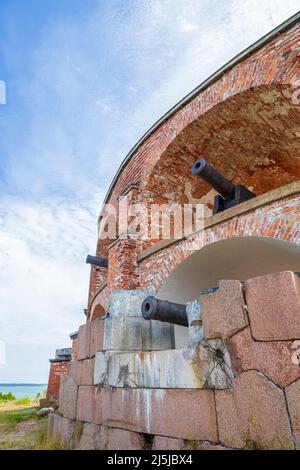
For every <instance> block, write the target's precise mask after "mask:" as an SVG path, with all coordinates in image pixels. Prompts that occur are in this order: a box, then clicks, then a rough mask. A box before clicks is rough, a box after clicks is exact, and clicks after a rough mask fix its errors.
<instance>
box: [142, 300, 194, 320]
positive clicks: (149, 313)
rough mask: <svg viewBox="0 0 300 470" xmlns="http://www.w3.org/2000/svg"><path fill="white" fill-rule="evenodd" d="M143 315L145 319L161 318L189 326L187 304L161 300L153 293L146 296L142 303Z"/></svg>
mask: <svg viewBox="0 0 300 470" xmlns="http://www.w3.org/2000/svg"><path fill="white" fill-rule="evenodd" d="M142 315H143V317H144V318H145V320H159V321H163V322H167V323H173V324H174V325H181V326H189V324H188V319H187V315H186V305H182V304H175V303H173V302H168V301H167V300H159V299H156V298H155V297H154V296H153V295H149V296H148V297H146V299H145V300H144V302H143V303H142Z"/></svg>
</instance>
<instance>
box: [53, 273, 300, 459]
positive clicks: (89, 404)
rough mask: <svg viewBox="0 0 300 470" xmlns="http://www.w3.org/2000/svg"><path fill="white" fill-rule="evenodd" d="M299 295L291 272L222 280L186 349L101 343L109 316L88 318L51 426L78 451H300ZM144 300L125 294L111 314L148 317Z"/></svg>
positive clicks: (205, 301)
mask: <svg viewBox="0 0 300 470" xmlns="http://www.w3.org/2000/svg"><path fill="white" fill-rule="evenodd" d="M299 294H300V279H299V277H298V276H297V275H295V274H294V273H292V272H289V271H287V272H281V273H274V274H269V275H267V276H262V277H259V278H255V279H249V280H247V281H245V282H244V283H240V282H239V281H236V280H232V281H221V282H220V284H219V288H218V290H216V291H215V292H213V293H210V294H207V295H201V297H200V299H199V305H200V316H201V321H202V325H203V336H204V338H203V336H202V337H201V338H202V339H201V338H200V339H199V342H198V344H197V343H195V335H194V334H193V344H192V345H190V347H189V348H187V349H186V350H175V349H168V345H167V343H166V345H165V346H166V347H165V348H164V347H163V348H162V349H161V350H157V351H155V350H152V351H148V350H145V351H143V352H140V353H139V352H137V351H135V349H134V348H132V349H131V350H128V351H126V352H125V351H124V350H122V351H117V350H115V349H114V347H115V346H113V347H112V348H111V349H110V350H104V349H103V345H105V344H111V343H109V341H108V342H107V340H106V338H105V336H106V334H107V335H108V336H109V334H110V331H111V330H110V329H107V327H106V322H107V319H106V320H100V319H97V320H95V321H94V322H91V323H87V324H85V325H83V326H82V327H80V329H79V349H78V350H79V351H80V355H78V359H77V360H76V361H72V362H71V364H70V367H69V371H68V374H66V375H64V377H63V380H62V385H61V389H60V399H59V410H58V412H57V413H55V414H52V415H51V416H50V417H49V432H50V433H55V434H58V435H59V436H60V437H61V439H62V440H63V441H64V442H65V445H66V446H69V447H70V448H79V449H112V450H121V449H125V450H126V449H128V450H133V449H149V448H150V449H153V450H160V449H171V450H178V449H180V450H181V449H199V450H205V449H214V450H221V449H282V450H283V449H300V408H299V392H300V366H299V363H300V333H299V331H300V330H299V328H300V295H299ZM142 297H143V296H142V293H141V291H127V292H123V294H122V292H121V291H119V292H118V293H117V294H115V295H114V299H113V300H112V301H111V302H110V305H111V307H110V310H109V311H110V312H111V313H110V315H112V316H111V319H113V318H114V319H116V318H119V319H122V318H123V317H125V318H127V319H128V318H134V319H135V320H136V321H140V322H146V321H145V320H143V319H142V318H138V311H139V305H140V303H141V301H142ZM128 313H130V314H129V315H128ZM134 315H136V316H134ZM153 323H154V322H153ZM157 323H158V324H160V323H159V322H157ZM92 332H93V333H92ZM162 333H163V334H165V331H164V330H162ZM115 334H116V333H115ZM147 334H148V333H147ZM92 337H93V338H94V339H93V340H91V338H92ZM129 343H130V342H129ZM130 344H131V345H132V342H131V343H130ZM197 350H198V352H199V351H200V352H201V351H203V353H202V354H201V353H199V354H198V356H197V357H196V356H194V357H193V354H194V355H195V354H196V351H197ZM191 354H192V355H191ZM212 364H215V366H216V367H215V368H211V365H212ZM142 365H143V367H142ZM189 367H190V369H189ZM134 368H136V369H139V372H137V371H134ZM217 368H219V369H217ZM215 369H217V370H218V372H217V373H216V371H215ZM166 370H167V371H168V374H167V373H166V372H165V371H166ZM189 370H190V372H187V371H189ZM213 370H214V372H213ZM157 371H160V373H159V374H158V372H157ZM117 372H118V374H117V375H116V373H117ZM110 373H111V374H112V375H111V376H110ZM213 373H214V374H216V375H215V376H214V377H215V380H212V375H213ZM133 374H135V375H133ZM110 377H112V378H110ZM116 377H117V378H116ZM132 377H136V378H138V379H139V382H138V383H137V382H134V381H132V380H129V379H132ZM179 378H180V380H179ZM117 379H118V380H117ZM192 379H194V380H196V379H197V382H196V383H194V385H193V386H192V385H191V384H192V383H193V382H192ZM110 380H112V382H110ZM95 384H97V385H95ZM193 387H194V388H193Z"/></svg>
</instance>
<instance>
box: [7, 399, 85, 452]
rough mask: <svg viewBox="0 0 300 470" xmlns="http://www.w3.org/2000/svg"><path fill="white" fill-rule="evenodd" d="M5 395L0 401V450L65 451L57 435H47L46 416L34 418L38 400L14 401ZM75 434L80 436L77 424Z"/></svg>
mask: <svg viewBox="0 0 300 470" xmlns="http://www.w3.org/2000/svg"><path fill="white" fill-rule="evenodd" d="M6 395H8V398H7V397H6ZM6 395H5V399H2V400H1V402H0V450H5V449H12V450H17V449H24V450H62V449H65V450H66V449H67V447H66V445H65V444H63V443H62V442H61V441H60V439H59V438H58V437H57V436H51V437H49V436H48V435H47V421H48V418H47V416H46V417H39V416H37V411H38V409H39V400H38V398H37V399H35V400H32V399H29V398H20V399H18V400H16V399H15V397H13V398H11V395H12V394H6ZM78 433H79V434H80V433H81V425H80V423H78Z"/></svg>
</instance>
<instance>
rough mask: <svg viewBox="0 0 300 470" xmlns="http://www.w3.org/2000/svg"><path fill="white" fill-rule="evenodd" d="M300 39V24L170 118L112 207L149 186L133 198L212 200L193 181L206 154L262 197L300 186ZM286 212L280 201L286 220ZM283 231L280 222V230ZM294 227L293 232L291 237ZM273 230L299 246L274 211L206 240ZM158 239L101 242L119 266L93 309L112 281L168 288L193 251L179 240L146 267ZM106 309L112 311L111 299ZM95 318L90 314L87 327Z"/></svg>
mask: <svg viewBox="0 0 300 470" xmlns="http://www.w3.org/2000/svg"><path fill="white" fill-rule="evenodd" d="M299 40H300V29H299V23H298V24H296V25H294V26H292V27H291V28H290V29H289V30H286V31H284V32H283V33H282V34H280V35H278V36H276V37H275V38H274V39H272V40H271V41H270V42H269V43H268V44H267V45H265V46H264V47H262V48H261V49H259V50H258V51H256V52H255V53H253V54H251V55H250V56H249V57H247V58H246V59H244V60H243V61H242V62H240V63H239V64H237V65H235V66H234V67H233V68H232V69H230V70H228V71H227V72H225V73H224V75H223V76H222V77H221V78H219V79H218V80H216V81H215V82H214V83H212V84H210V85H209V86H208V87H207V88H206V89H204V90H203V91H201V92H199V93H198V94H197V95H196V96H194V97H193V98H192V99H191V100H190V101H189V102H188V103H187V104H185V105H184V106H183V107H182V108H179V109H178V110H177V111H176V112H174V113H173V114H172V115H170V117H168V119H166V120H165V121H164V122H163V123H162V124H161V125H160V126H159V127H158V128H157V129H155V130H154V131H153V132H152V133H150V135H149V136H148V137H147V139H146V140H145V141H144V142H142V144H141V145H140V146H139V147H138V148H137V149H136V151H135V152H134V153H133V155H132V156H131V158H130V159H129V160H128V161H127V162H126V164H125V165H124V167H123V169H122V171H121V172H120V174H119V176H118V178H117V179H116V181H115V183H114V185H113V187H112V190H111V193H110V196H109V198H108V200H107V202H110V203H111V204H113V205H115V206H117V205H118V202H119V198H120V197H121V196H122V194H123V193H124V192H125V191H126V189H127V188H128V187H129V186H130V185H132V184H136V183H139V186H138V187H137V188H136V187H135V188H134V189H133V190H131V191H130V193H129V200H132V202H142V203H145V204H147V206H148V207H149V206H150V204H151V202H155V203H162V202H174V201H175V202H180V203H186V202H199V201H202V198H203V197H206V194H207V192H208V191H209V190H210V188H209V187H208V186H207V184H206V183H203V182H202V181H201V180H200V179H199V178H197V177H192V175H191V165H192V163H193V161H194V160H195V159H196V158H197V157H198V155H199V154H200V153H203V154H204V155H206V156H207V158H208V160H209V161H210V163H212V164H213V165H214V166H216V168H217V169H218V170H219V171H221V172H222V173H223V174H224V175H225V176H226V177H228V178H230V179H232V180H233V181H234V183H237V184H244V185H246V186H247V187H249V188H250V189H251V190H254V191H255V192H256V194H258V195H259V194H262V193H264V192H266V191H269V190H271V189H273V188H276V187H279V186H282V185H285V184H287V183H290V182H292V181H295V180H296V179H299V176H300V164H299V161H300V159H299V155H298V153H299V145H297V144H298V142H297V137H296V130H295V129H296V127H295V126H296V124H297V123H298V122H299V106H298V107H297V106H296V105H295V104H293V102H292V98H291V95H292V92H293V90H294V88H293V87H294V86H295V83H296V80H297V77H298V75H297V70H298V69H297V63H298V59H299V51H298V50H297V49H296V45H297V44H298V43H299ZM286 129H289V132H286ZM210 202H211V198H210ZM210 202H209V201H208V202H207V203H206V204H207V208H208V207H211V206H210ZM280 210H281V209H280V204H279V205H277V209H276V211H277V213H278V211H280ZM284 210H285V209H284ZM287 210H288V209H287ZM290 210H293V209H292V208H291V209H290ZM276 211H275V212H274V217H275V214H276ZM281 215H284V212H283V213H282V214H281ZM280 217H281V216H280ZM147 222H148V221H147ZM147 222H146V223H147ZM276 224H279V225H280V233H279V232H278V230H279V229H278V228H277V227H276ZM285 226H286V228H285ZM285 230H291V233H290V234H288V233H284V232H285ZM266 232H267V235H266V236H271V237H273V236H274V237H275V238H281V239H284V240H290V241H293V242H295V241H296V237H297V233H294V232H293V228H292V226H291V225H290V222H289V220H288V219H286V220H285V221H283V220H282V217H281V219H280V220H279V219H277V220H276V221H275V219H273V221H272V222H271V221H270V215H269V214H268V213H267V212H265V213H264V212H263V211H262V210H258V211H256V212H255V214H254V215H252V216H249V215H247V216H245V217H240V218H239V220H238V219H237V218H234V219H233V220H232V221H230V222H226V223H224V224H221V225H220V226H218V227H214V228H212V229H209V230H207V231H206V243H211V242H212V241H214V240H219V239H221V238H226V237H229V236H230V233H231V234H232V235H231V236H237V235H238V234H240V235H242V236H247V235H250V234H254V233H255V235H256V236H257V235H261V236H265V234H266ZM155 241H156V240H148V241H145V242H143V243H136V244H135V242H134V241H130V240H118V241H117V242H116V243H115V244H113V245H112V246H111V248H108V242H109V241H108V240H100V241H99V242H98V245H97V255H98V256H104V257H107V256H108V258H109V269H108V270H105V269H102V268H99V269H98V268H95V267H92V268H91V280H90V289H89V302H88V305H89V307H90V306H91V303H92V304H93V306H95V302H94V297H95V296H96V294H97V291H98V290H99V286H100V285H103V282H105V281H106V280H107V281H108V286H107V289H106V290H105V293H107V292H109V291H110V290H111V289H119V288H125V289H133V288H136V287H138V286H139V285H141V286H142V287H143V286H147V285H149V284H151V283H152V279H153V283H154V287H155V288H157V287H159V286H160V285H161V282H162V281H163V280H164V279H165V278H166V276H167V275H168V273H169V272H170V269H172V267H174V266H176V265H177V264H178V263H179V262H180V261H182V260H183V259H184V258H185V256H186V250H185V249H184V242H183V243H181V244H180V243H179V244H178V245H177V246H173V247H171V248H168V249H166V250H164V251H163V252H161V253H159V254H157V255H154V256H153V257H151V258H149V259H147V260H145V261H143V262H142V263H141V265H140V267H139V266H138V263H137V259H136V253H137V252H140V251H141V250H143V249H145V248H147V247H148V246H150V245H152V244H153V243H154V242H155ZM110 242H112V240H110ZM166 259H167V260H168V263H166V262H165V260H166ZM167 264H169V265H168V266H167ZM102 305H103V306H104V308H105V305H104V304H103V302H102ZM93 308H94V307H93ZM89 317H90V312H88V316H87V320H88V319H89Z"/></svg>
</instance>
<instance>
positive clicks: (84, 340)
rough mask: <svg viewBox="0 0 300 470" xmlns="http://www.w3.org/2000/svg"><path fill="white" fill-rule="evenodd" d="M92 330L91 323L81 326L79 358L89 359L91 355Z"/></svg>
mask: <svg viewBox="0 0 300 470" xmlns="http://www.w3.org/2000/svg"><path fill="white" fill-rule="evenodd" d="M90 332H91V324H90V323H85V324H84V325H81V326H80V327H79V332H78V350H77V359H78V360H80V359H88V358H89V357H90Z"/></svg>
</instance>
